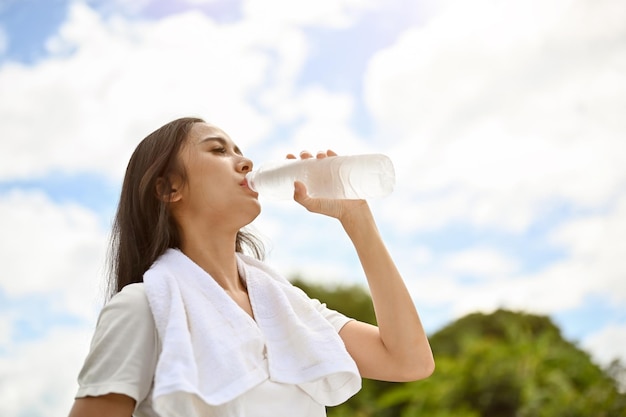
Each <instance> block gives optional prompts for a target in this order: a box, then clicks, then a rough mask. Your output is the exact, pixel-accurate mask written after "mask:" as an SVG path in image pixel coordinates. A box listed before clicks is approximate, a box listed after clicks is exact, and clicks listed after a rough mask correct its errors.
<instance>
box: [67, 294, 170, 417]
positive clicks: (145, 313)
mask: <svg viewBox="0 0 626 417" xmlns="http://www.w3.org/2000/svg"><path fill="white" fill-rule="evenodd" d="M158 351H159V341H158V335H157V331H156V326H155V324H154V318H153V316H152V312H151V310H150V305H149V304H148V299H147V297H146V295H145V292H144V288H143V284H141V283H140V284H130V285H127V286H126V287H124V288H123V289H122V291H120V292H119V293H117V294H116V295H115V296H113V297H112V298H111V300H110V301H109V302H108V303H107V304H106V305H105V307H104V308H103V309H102V311H101V312H100V316H99V317H98V322H97V325H96V330H95V333H94V336H93V339H92V341H91V347H90V350H89V353H88V355H87V358H86V359H85V363H84V365H83V368H82V369H81V371H80V374H79V376H78V385H79V389H78V393H77V394H76V398H81V397H86V396H100V395H105V394H110V393H117V394H125V395H128V396H129V397H131V398H133V399H135V401H137V405H139V403H141V402H142V401H143V400H144V399H145V398H146V397H147V395H148V393H149V392H150V390H151V388H152V383H153V379H154V372H155V369H156V363H157V359H158Z"/></svg>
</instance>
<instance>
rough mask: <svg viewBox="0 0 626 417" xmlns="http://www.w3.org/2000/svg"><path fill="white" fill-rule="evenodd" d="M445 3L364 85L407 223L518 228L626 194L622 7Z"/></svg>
mask: <svg viewBox="0 0 626 417" xmlns="http://www.w3.org/2000/svg"><path fill="white" fill-rule="evenodd" d="M444 4H445V5H446V6H449V7H443V8H441V9H440V10H437V11H436V12H434V13H433V16H432V18H431V19H430V20H429V21H428V22H427V23H426V24H425V25H424V26H422V27H415V28H412V29H410V30H408V31H407V32H406V33H405V34H404V35H402V36H401V37H400V38H399V39H398V41H397V42H396V44H395V45H393V46H392V47H390V48H388V49H386V50H384V51H381V52H379V53H378V54H377V55H376V56H375V57H374V58H373V59H372V60H371V62H370V65H369V68H368V72H367V74H366V77H365V92H366V94H365V97H366V100H367V104H368V106H369V109H370V110H371V112H372V115H373V117H375V118H376V120H377V121H378V122H379V123H380V126H381V127H380V128H381V135H383V134H385V136H386V137H388V138H390V139H389V140H390V141H392V143H394V148H393V149H392V150H391V152H393V155H394V160H395V162H396V164H397V166H398V176H399V181H400V182H405V181H406V183H407V184H409V185H407V187H406V190H405V191H407V193H406V194H405V195H406V200H407V201H406V202H405V201H403V203H406V204H405V210H406V211H407V213H409V212H410V213H412V216H409V220H408V221H409V225H410V227H411V228H412V229H413V230H420V229H424V228H429V227H430V228H437V227H441V226H442V225H445V224H448V223H450V222H452V221H463V222H468V223H470V224H472V225H476V226H479V227H497V228H504V229H506V230H510V231H511V232H519V231H522V230H525V229H526V228H527V227H528V226H529V225H531V224H532V223H533V221H535V220H536V219H537V218H538V217H539V216H541V215H543V214H544V212H545V210H546V209H549V207H550V205H551V204H553V203H554V202H555V201H567V202H570V203H572V204H575V205H577V206H581V207H599V206H602V205H603V204H606V203H607V202H609V201H610V200H611V199H612V198H614V197H615V196H616V195H618V194H619V193H621V192H624V188H623V184H624V182H625V181H626V168H625V167H624V164H622V163H621V160H620V158H621V157H620V155H624V154H626V142H624V140H623V136H624V132H626V119H625V118H624V117H623V113H624V109H625V108H626V99H625V97H626V75H624V72H623V71H622V70H620V68H624V65H626V61H625V59H624V56H626V54H625V52H626V43H625V42H623V41H622V39H624V35H625V34H626V26H624V25H620V24H617V23H616V22H617V21H621V22H623V21H626V4H624V3H623V2H621V1H613V2H611V1H604V2H587V1H582V0H580V1H561V2H540V1H530V2H527V1H526V2H522V1H516V2H506V3H502V2H497V1H492V0H483V1H480V2H478V3H476V2H472V3H467V2H444ZM435 9H437V7H435ZM616 16H619V18H617V17H616ZM620 19H621V20H620ZM605 21H606V22H608V24H607V25H605ZM390 133H391V134H390ZM409 144H410V146H411V147H412V148H413V150H412V151H411V152H406V149H408V148H409ZM414 219H416V220H414ZM430 219H432V221H431V220H430ZM405 226H406V225H404V224H403V225H402V227H405ZM405 230H406V227H405Z"/></svg>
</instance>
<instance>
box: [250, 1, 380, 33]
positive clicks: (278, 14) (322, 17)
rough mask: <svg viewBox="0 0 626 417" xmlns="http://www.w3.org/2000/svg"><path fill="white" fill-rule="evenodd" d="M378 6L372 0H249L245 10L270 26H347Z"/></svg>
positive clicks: (251, 16) (252, 16)
mask: <svg viewBox="0 0 626 417" xmlns="http://www.w3.org/2000/svg"><path fill="white" fill-rule="evenodd" d="M375 6H376V2H375V1H372V0H317V1H310V2H294V1H290V0H266V1H263V2H259V1H255V0H246V1H245V2H243V6H242V10H243V12H244V14H245V15H246V16H247V17H249V18H253V19H260V20H263V21H264V22H265V23H266V24H267V25H268V26H271V25H274V24H279V25H285V24H287V25H298V26H327V27H333V28H345V27H348V26H350V25H351V24H352V23H353V22H354V19H355V18H356V17H358V16H359V15H360V13H362V12H364V11H368V10H371V9H372V8H374V7H375Z"/></svg>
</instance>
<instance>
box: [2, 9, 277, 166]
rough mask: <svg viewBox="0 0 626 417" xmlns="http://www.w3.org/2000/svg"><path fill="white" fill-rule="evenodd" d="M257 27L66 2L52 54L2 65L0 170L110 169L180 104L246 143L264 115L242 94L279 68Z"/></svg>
mask: <svg viewBox="0 0 626 417" xmlns="http://www.w3.org/2000/svg"><path fill="white" fill-rule="evenodd" d="M255 35H256V34H255V33H251V32H250V31H246V30H241V29H238V30H233V29H232V28H231V29H229V28H220V27H218V26H217V25H216V24H215V23H214V22H212V21H211V20H210V19H209V18H207V17H206V16H203V15H201V14H199V13H186V14H182V15H176V16H172V17H170V18H167V19H164V20H161V21H157V22H145V23H142V24H131V23H129V22H127V21H124V20H122V19H112V20H110V21H102V18H101V17H100V16H98V15H96V14H95V13H94V12H93V11H92V10H91V9H89V8H87V7H86V6H84V5H82V4H81V3H78V2H76V3H74V4H73V6H72V7H71V10H70V16H69V20H68V21H67V22H66V23H65V24H64V25H63V27H62V28H61V29H60V32H59V35H58V36H56V37H55V38H53V39H51V40H50V41H49V48H50V50H51V51H57V53H60V55H54V56H52V57H50V58H48V59H46V60H44V61H42V62H41V63H39V64H38V65H37V66H36V67H25V66H23V65H19V64H7V65H5V66H4V67H3V68H2V70H1V72H0V89H1V90H2V91H3V94H2V98H0V115H1V117H2V120H4V121H5V122H4V123H3V124H2V126H1V127H0V137H3V138H10V140H3V141H2V142H1V143H0V154H1V155H11V158H7V157H3V162H2V164H1V165H0V167H1V168H0V178H10V177H20V176H21V177H23V176H28V175H37V174H42V173H43V172H46V171H47V170H49V169H51V168H57V169H62V170H90V171H93V170H99V171H101V172H104V173H108V174H110V175H113V176H116V177H117V176H119V175H121V173H122V172H123V169H124V167H125V164H126V161H127V160H128V157H129V156H130V152H131V150H132V149H133V148H134V146H135V145H136V144H137V143H138V141H139V140H140V139H141V138H143V137H144V136H145V135H147V134H148V133H149V132H150V131H151V130H153V129H155V128H156V127H158V126H159V125H160V124H161V123H163V122H164V121H167V120H169V119H172V118H174V117H178V116H181V115H187V114H189V115H200V116H204V117H205V118H207V119H208V120H209V121H212V122H214V123H216V124H219V125H222V126H224V127H225V129H227V131H228V132H229V133H231V135H232V136H233V137H234V138H236V139H237V140H238V142H239V143H240V144H241V145H243V146H244V147H245V145H248V144H250V143H253V142H254V141H255V140H258V139H259V138H261V137H263V135H264V134H266V133H267V131H268V124H267V121H266V120H265V119H264V118H263V116H262V115H261V114H260V113H259V111H257V110H256V109H255V108H254V107H253V106H252V105H251V104H250V103H249V101H248V100H247V96H248V95H249V94H251V93H252V91H253V90H254V89H255V88H259V86H260V84H261V82H262V81H263V80H264V77H265V74H266V72H267V70H268V65H270V63H271V64H273V65H276V66H277V68H279V69H280V68H281V65H280V62H273V61H272V60H271V59H270V58H269V57H268V55H269V53H268V52H263V51H262V50H260V49H256V50H255V48H254V47H255V46H259V45H258V44H257V43H258V42H260V41H263V42H270V43H269V44H268V45H267V46H268V48H269V49H275V48H276V47H274V46H273V45H272V43H271V42H272V41H274V40H275V38H272V39H268V36H267V35H266V36H265V37H263V38H262V39H261V40H259V39H256V38H255ZM274 36H279V34H275V35H274ZM277 44H278V45H281V42H277ZM260 46H262V45H260ZM67 51H72V52H71V53H68V52H67ZM242 121H245V122H242Z"/></svg>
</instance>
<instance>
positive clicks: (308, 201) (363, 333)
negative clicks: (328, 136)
mask: <svg viewBox="0 0 626 417" xmlns="http://www.w3.org/2000/svg"><path fill="white" fill-rule="evenodd" d="M327 155H328V156H334V153H333V152H328V154H327ZM301 157H302V158H305V159H306V158H308V157H311V155H310V154H307V153H303V154H301ZM317 157H318V158H323V157H326V154H318V155H317ZM294 198H295V200H296V201H297V202H298V203H300V204H302V205H303V206H304V207H305V208H306V209H307V210H309V211H311V212H315V213H320V214H324V215H327V216H330V217H335V218H337V219H339V221H340V222H341V224H342V226H343V228H344V230H345V231H346V233H347V234H348V236H349V238H350V239H351V241H352V243H353V244H354V247H355V249H356V252H357V255H358V257H359V260H360V261H361V265H362V267H363V271H364V273H365V276H366V278H367V282H368V285H369V288H370V293H371V296H372V301H373V304H374V311H375V313H376V320H377V322H378V327H376V326H372V325H369V324H366V323H362V322H357V321H351V322H349V323H348V324H346V325H345V326H344V327H343V329H342V330H341V331H340V333H339V334H340V336H341V338H342V339H343V341H344V343H345V345H346V348H347V349H348V352H349V353H350V355H351V356H352V357H353V359H354V360H355V362H356V363H357V366H358V367H359V371H360V372H361V375H362V376H363V377H365V378H371V379H379V380H386V381H412V380H418V379H422V378H426V377H428V376H429V375H431V374H432V372H433V371H434V368H435V363H434V359H433V355H432V351H431V349H430V344H429V342H428V338H427V336H426V333H425V331H424V328H423V326H422V323H421V321H420V318H419V315H418V313H417V310H416V308H415V305H414V303H413V300H412V299H411V296H410V294H409V292H408V290H407V288H406V286H405V284H404V281H403V280H402V277H401V276H400V273H399V272H398V269H397V268H396V265H395V263H394V262H393V260H392V258H391V256H390V254H389V252H388V251H387V248H386V247H385V244H384V242H383V241H382V239H381V237H380V234H379V232H378V228H377V227H376V223H375V221H374V218H373V216H372V213H371V211H370V209H369V206H368V204H367V202H366V201H365V200H328V199H314V198H310V197H309V196H308V195H307V193H306V187H305V186H304V184H302V183H299V182H297V183H296V189H295V194H294Z"/></svg>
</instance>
